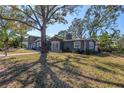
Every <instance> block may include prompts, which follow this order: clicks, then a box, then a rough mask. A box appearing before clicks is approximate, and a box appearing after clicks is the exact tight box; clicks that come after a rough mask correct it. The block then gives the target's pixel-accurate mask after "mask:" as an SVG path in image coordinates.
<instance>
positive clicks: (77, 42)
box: [74, 41, 81, 49]
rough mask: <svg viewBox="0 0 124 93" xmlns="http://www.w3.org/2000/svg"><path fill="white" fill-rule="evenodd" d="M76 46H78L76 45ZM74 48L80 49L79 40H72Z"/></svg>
mask: <svg viewBox="0 0 124 93" xmlns="http://www.w3.org/2000/svg"><path fill="white" fill-rule="evenodd" d="M77 46H78V47H77ZM74 48H75V49H80V48H81V42H80V41H75V42H74Z"/></svg>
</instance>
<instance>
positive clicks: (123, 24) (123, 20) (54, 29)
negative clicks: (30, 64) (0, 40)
mask: <svg viewBox="0 0 124 93" xmlns="http://www.w3.org/2000/svg"><path fill="white" fill-rule="evenodd" d="M89 7H90V6H83V8H81V9H80V12H79V13H78V15H76V14H73V15H68V16H66V17H65V18H66V19H67V21H68V24H60V23H56V24H53V25H49V26H48V28H47V35H48V36H54V35H55V34H57V33H58V32H59V31H61V30H66V29H68V27H69V26H70V24H71V22H72V21H73V19H74V18H81V19H82V18H83V17H84V15H85V12H86V11H87V9H88V8H89ZM117 24H118V29H120V31H121V34H124V13H123V14H121V15H120V16H119V17H118V20H117ZM29 35H34V36H40V32H39V31H37V30H32V31H29Z"/></svg>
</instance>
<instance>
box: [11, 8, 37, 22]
mask: <svg viewBox="0 0 124 93" xmlns="http://www.w3.org/2000/svg"><path fill="white" fill-rule="evenodd" d="M11 7H12V8H13V9H16V10H18V11H20V12H22V13H24V14H25V15H26V16H27V17H29V18H31V19H32V20H33V21H35V22H37V20H35V19H34V18H33V17H31V16H30V15H28V13H26V12H24V11H23V10H21V9H19V8H15V7H13V6H11Z"/></svg>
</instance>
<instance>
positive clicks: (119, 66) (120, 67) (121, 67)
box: [102, 62, 124, 75]
mask: <svg viewBox="0 0 124 93" xmlns="http://www.w3.org/2000/svg"><path fill="white" fill-rule="evenodd" d="M102 64H104V65H107V66H109V67H111V68H117V69H120V70H122V71H124V65H121V64H117V63H109V62H108V63H106V62H102ZM123 75H124V74H123Z"/></svg>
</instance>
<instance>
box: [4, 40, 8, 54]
mask: <svg viewBox="0 0 124 93" xmlns="http://www.w3.org/2000/svg"><path fill="white" fill-rule="evenodd" d="M7 50H8V43H7V42H5V43H4V53H5V56H7Z"/></svg>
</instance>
